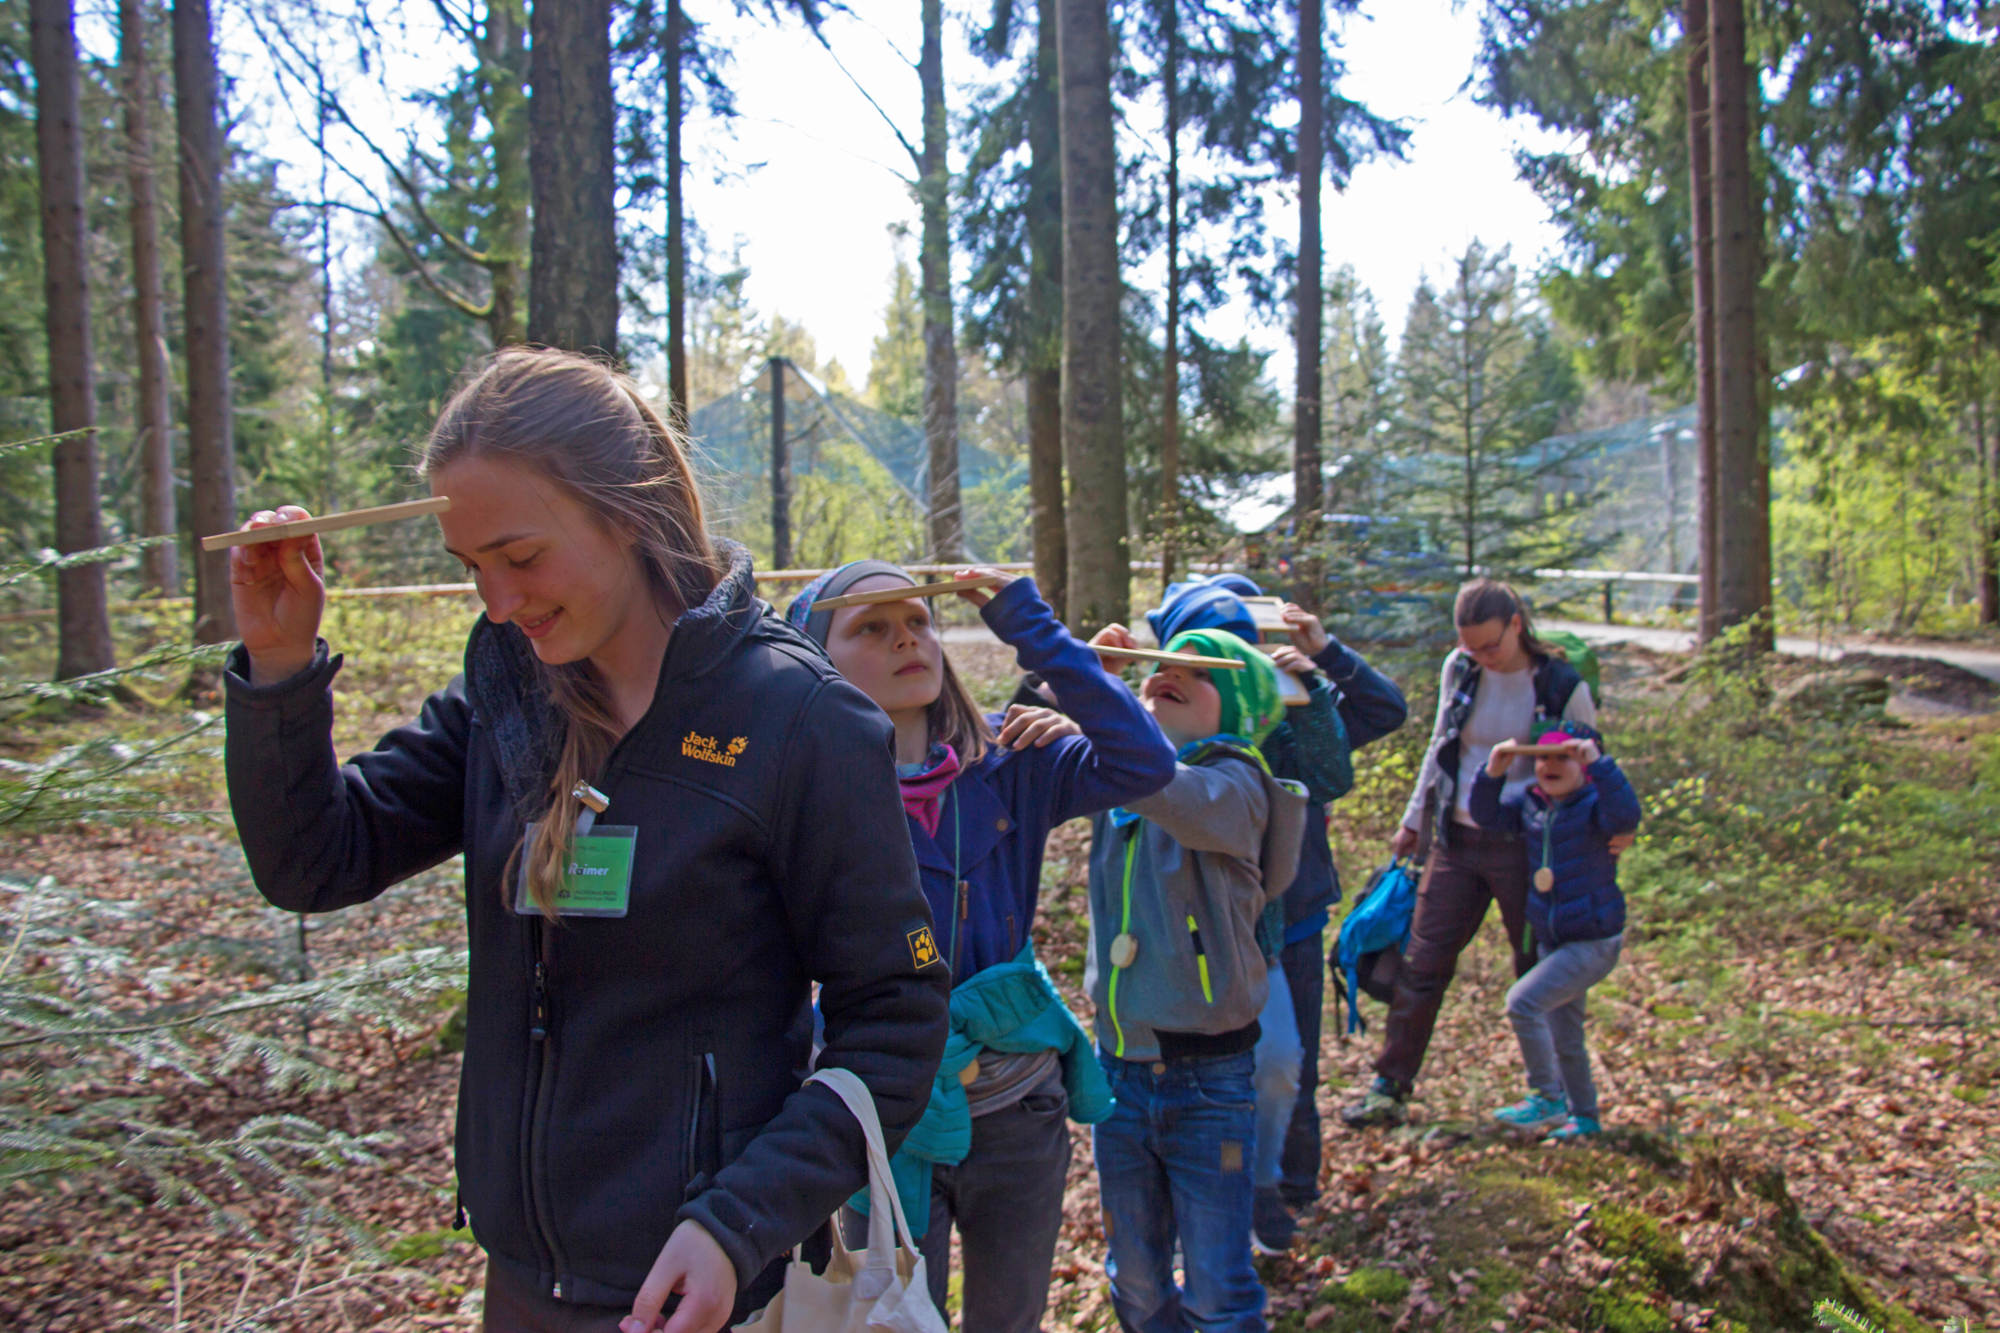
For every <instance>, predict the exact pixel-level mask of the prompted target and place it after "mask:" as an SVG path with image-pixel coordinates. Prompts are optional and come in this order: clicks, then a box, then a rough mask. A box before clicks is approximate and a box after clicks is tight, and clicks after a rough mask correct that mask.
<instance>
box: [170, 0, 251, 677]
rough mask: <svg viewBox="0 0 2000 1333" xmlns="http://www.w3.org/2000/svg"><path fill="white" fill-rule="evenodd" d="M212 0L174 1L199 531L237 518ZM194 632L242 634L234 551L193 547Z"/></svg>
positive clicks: (191, 469) (193, 483) (191, 466)
mask: <svg viewBox="0 0 2000 1333" xmlns="http://www.w3.org/2000/svg"><path fill="white" fill-rule="evenodd" d="M216 101H217V78H216V71H215V38H214V32H213V29H212V28H211V26H210V23H209V10H208V0H174V119H175V122H176V125H177V126H178V128H179V131H180V140H181V152H180V186H181V288H182V292H181V320H182V323H183V325H184V326H185V331H184V335H183V337H184V341H185V344H186V349H187V350H186V359H187V440H188V485H189V495H190V503H189V506H188V517H189V520H190V522H191V523H192V525H193V527H194V535H196V536H197V537H205V536H208V535H210V534H213V533H217V532H228V531H229V530H230V529H232V528H234V527H235V526H236V444H235V438H234V423H233V421H232V418H231V400H230V387H229V282H228V268H227V248H226V235H225V231H224V227H225V224H226V223H227V221H228V205H227V203H226V202H225V200H224V199H223V197H222V166H223V142H222V125H221V122H220V121H219V120H218V119H217V106H216ZM194 569H195V579H194V637H195V641H196V642H197V643H224V642H227V641H228V640H230V639H233V638H235V637H236V612H235V610H234V609H233V608H232V607H231V606H230V602H229V552H228V551H227V550H226V549H225V550H221V551H203V550H202V549H201V548H200V546H199V544H197V545H196V547H195V553H194Z"/></svg>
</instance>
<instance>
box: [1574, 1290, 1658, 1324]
mask: <svg viewBox="0 0 2000 1333" xmlns="http://www.w3.org/2000/svg"><path fill="white" fill-rule="evenodd" d="M1590 1312H1591V1313H1592V1314H1594V1315H1596V1316H1597V1318H1598V1320H1599V1321H1600V1322H1602V1323H1603V1325H1604V1329H1605V1333H1673V1327H1674V1321H1673V1320H1672V1319H1670V1318H1668V1317H1667V1314H1666V1312H1665V1311H1663V1310H1656V1309H1654V1308H1653V1307H1652V1306H1651V1305H1649V1304H1647V1303H1646V1302H1645V1301H1644V1300H1642V1299H1641V1298H1639V1297H1638V1296H1635V1295H1633V1294H1631V1293H1630V1292H1622V1291H1595V1292H1592V1293H1591V1296H1590Z"/></svg>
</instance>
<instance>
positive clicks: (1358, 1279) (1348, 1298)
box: [1333, 1268, 1410, 1305]
mask: <svg viewBox="0 0 2000 1333" xmlns="http://www.w3.org/2000/svg"><path fill="white" fill-rule="evenodd" d="M1409 1294H1410V1279H1408V1278H1406V1277H1404V1276H1403V1275H1402V1274H1401V1273H1398V1272H1397V1271H1396V1270H1395V1269H1393V1268H1363V1269H1359V1270H1357V1271H1356V1272H1354V1273H1352V1274H1350V1275H1349V1276H1348V1279H1347V1281H1345V1282H1343V1283H1341V1284H1340V1285H1339V1286H1337V1287H1335V1288H1334V1289H1333V1295H1334V1299H1335V1300H1338V1301H1344V1302H1346V1303H1348V1304H1351V1305H1394V1304H1395V1303H1396V1302H1398V1301H1400V1300H1402V1299H1403V1298H1404V1297H1405V1296H1407V1295H1409Z"/></svg>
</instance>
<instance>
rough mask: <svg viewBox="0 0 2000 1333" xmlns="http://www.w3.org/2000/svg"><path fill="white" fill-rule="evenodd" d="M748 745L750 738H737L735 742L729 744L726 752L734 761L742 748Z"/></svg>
mask: <svg viewBox="0 0 2000 1333" xmlns="http://www.w3.org/2000/svg"><path fill="white" fill-rule="evenodd" d="M749 744H750V738H749V737H748V736H738V737H737V738H736V739H735V740H733V741H731V742H729V749H728V751H727V753H728V755H729V757H730V758H731V759H734V758H735V757H736V756H737V755H739V754H742V753H743V750H744V747H746V746H748V745H749Z"/></svg>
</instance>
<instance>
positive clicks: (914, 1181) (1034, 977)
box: [849, 944, 1111, 1236]
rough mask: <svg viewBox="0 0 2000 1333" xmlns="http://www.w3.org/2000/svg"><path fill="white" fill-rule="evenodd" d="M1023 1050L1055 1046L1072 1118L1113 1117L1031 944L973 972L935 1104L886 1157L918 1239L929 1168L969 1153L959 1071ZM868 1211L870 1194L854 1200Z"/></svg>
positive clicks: (1084, 1040) (964, 985) (957, 1010)
mask: <svg viewBox="0 0 2000 1333" xmlns="http://www.w3.org/2000/svg"><path fill="white" fill-rule="evenodd" d="M989 1050H990V1051H998V1052H1000V1053H1002V1054H1005V1055H1026V1054H1031V1053H1033V1052H1036V1051H1054V1052H1055V1053H1056V1056H1057V1058H1058V1059H1059V1060H1060V1061H1061V1062H1062V1077H1063V1090H1064V1091H1065V1092H1067V1093H1068V1094H1069V1118H1070V1119H1072V1120H1074V1121H1076V1122H1077V1123H1078V1124H1083V1125H1094V1124H1097V1123H1098V1122H1099V1121H1102V1120H1104V1119H1107V1118H1108V1117H1109V1116H1110V1115H1111V1084H1110V1083H1109V1082H1108V1081H1107V1080H1106V1079H1105V1077H1104V1071H1103V1069H1101V1068H1100V1067H1099V1066H1098V1063H1097V1055H1096V1052H1095V1051H1094V1049H1093V1048H1092V1046H1091V1042H1090V1034H1089V1033H1087V1032H1085V1031H1084V1030H1083V1024H1081V1023H1079V1022H1078V1021H1077V1019H1076V1015H1075V1014H1072V1013H1071V1012H1070V1011H1069V1007H1068V1006H1067V1005H1065V1004H1064V1003H1063V1000H1062V996H1061V995H1060V994H1058V993H1057V991H1056V985H1055V982H1054V981H1052V980H1051V979H1050V978H1049V974H1048V970H1047V969H1046V968H1044V967H1043V966H1042V965H1041V963H1040V962H1039V961H1038V960H1037V959H1036V958H1035V946H1034V945H1033V944H1029V945H1027V946H1026V947H1025V948H1023V949H1022V950H1021V952H1020V953H1019V954H1018V955H1016V956H1015V958H1014V961H1013V962H1011V963H1000V964H997V965H996V966H993V967H989V968H987V969H986V970H985V971H983V972H979V973H975V974H974V975H972V976H969V977H967V978H966V979H965V980H964V981H961V982H959V983H958V985H957V986H955V987H953V989H952V992H951V1036H950V1037H949V1038H947V1039H946V1041H945V1044H944V1062H943V1063H942V1064H941V1065H939V1066H938V1074H937V1080H936V1081H935V1082H934V1083H932V1084H931V1100H930V1105H929V1106H926V1107H925V1108H924V1114H923V1118H922V1119H920V1120H918V1121H917V1126H916V1128H915V1129H912V1130H911V1131H910V1136H909V1137H908V1138H906V1139H904V1140H903V1146H902V1147H901V1148H899V1149H898V1150H897V1152H896V1155H895V1156H894V1157H892V1158H890V1159H889V1168H890V1170H891V1171H892V1172H894V1173H895V1177H896V1193H897V1195H898V1196H900V1197H901V1199H902V1201H903V1212H904V1214H905V1215H906V1216H908V1218H909V1219H910V1230H911V1231H912V1232H914V1233H915V1234H917V1235H919V1236H921V1235H923V1234H924V1231H925V1229H926V1227H927V1226H928V1225H929V1223H930V1218H931V1167H932V1166H933V1165H934V1164H936V1163H939V1162H942V1163H944V1164H945V1165H946V1166H955V1165H957V1164H958V1163H959V1162H962V1161H964V1160H965V1156H966V1154H967V1153H969V1152H971V1151H972V1111H971V1108H970V1104H969V1103H968V1102H967V1100H966V1096H965V1085H964V1084H963V1083H961V1082H959V1075H960V1074H961V1073H963V1072H964V1070H965V1068H966V1066H968V1065H970V1064H971V1063H972V1062H973V1061H974V1060H976V1059H978V1058H979V1053H980V1052H981V1051H989ZM849 1202H850V1203H852V1204H853V1206H854V1208H855V1209H856V1210H857V1211H859V1212H862V1213H866V1212H867V1211H868V1191H867V1190H862V1191H861V1192H860V1193H859V1194H857V1195H855V1196H854V1198H853V1199H851V1200H850V1201H849Z"/></svg>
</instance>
